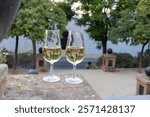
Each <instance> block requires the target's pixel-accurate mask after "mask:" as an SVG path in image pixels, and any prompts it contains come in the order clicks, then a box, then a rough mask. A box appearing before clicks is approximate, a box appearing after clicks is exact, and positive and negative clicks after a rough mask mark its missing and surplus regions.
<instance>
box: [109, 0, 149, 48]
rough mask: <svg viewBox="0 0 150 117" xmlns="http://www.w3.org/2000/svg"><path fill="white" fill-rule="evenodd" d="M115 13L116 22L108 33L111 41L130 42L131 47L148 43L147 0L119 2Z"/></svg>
mask: <svg viewBox="0 0 150 117" xmlns="http://www.w3.org/2000/svg"><path fill="white" fill-rule="evenodd" d="M116 11H117V13H118V16H117V18H116V19H117V20H118V22H116V24H115V25H114V27H112V29H111V30H110V32H109V33H110V38H111V39H112V40H116V39H117V41H125V42H127V43H129V42H131V45H138V44H144V43H145V42H149V41H150V33H149V32H150V1H149V0H120V1H119V2H118V7H117V10H116ZM116 11H114V12H116Z"/></svg>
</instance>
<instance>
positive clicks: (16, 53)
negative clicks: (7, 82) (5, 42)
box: [13, 35, 19, 73]
mask: <svg viewBox="0 0 150 117" xmlns="http://www.w3.org/2000/svg"><path fill="white" fill-rule="evenodd" d="M18 44H19V36H18V35H17V36H16V45H15V59H14V65H13V66H14V73H16V70H17V64H18Z"/></svg>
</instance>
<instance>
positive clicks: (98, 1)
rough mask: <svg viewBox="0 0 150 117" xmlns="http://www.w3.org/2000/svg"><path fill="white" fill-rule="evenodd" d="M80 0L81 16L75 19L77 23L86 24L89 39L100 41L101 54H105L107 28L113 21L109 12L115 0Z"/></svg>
mask: <svg viewBox="0 0 150 117" xmlns="http://www.w3.org/2000/svg"><path fill="white" fill-rule="evenodd" d="M80 2H81V4H82V5H81V10H82V11H83V14H82V17H81V18H79V19H77V24H78V25H83V26H88V27H87V29H86V32H87V33H88V34H89V35H90V37H91V39H94V40H95V41H97V42H99V41H100V42H101V45H102V49H103V54H105V53H106V51H107V41H108V40H109V38H108V36H109V30H110V29H111V27H112V25H113V24H112V22H113V21H114V20H113V18H114V17H112V16H111V13H112V11H113V10H115V7H116V0H80ZM101 45H98V46H101Z"/></svg>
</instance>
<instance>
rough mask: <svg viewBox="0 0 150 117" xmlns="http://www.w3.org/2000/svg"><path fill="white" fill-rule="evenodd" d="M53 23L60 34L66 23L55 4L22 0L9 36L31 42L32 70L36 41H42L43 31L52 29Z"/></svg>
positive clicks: (61, 12)
mask: <svg viewBox="0 0 150 117" xmlns="http://www.w3.org/2000/svg"><path fill="white" fill-rule="evenodd" d="M54 22H57V23H58V28H59V29H60V32H61V33H62V32H63V30H64V29H65V26H66V23H67V19H66V14H65V13H64V11H63V10H62V9H61V8H59V7H58V6H57V5H56V4H55V3H52V2H50V1H49V0H23V2H22V4H21V7H20V10H19V12H18V15H17V17H16V19H15V22H14V24H13V25H12V27H11V30H10V36H12V37H13V36H24V37H27V38H29V39H31V40H32V43H33V67H34V68H35V54H36V41H40V40H43V39H44V34H45V30H46V29H52V25H53V23H54ZM16 48H18V47H17V46H16ZM16 52H17V49H16ZM16 58H17V57H16Z"/></svg>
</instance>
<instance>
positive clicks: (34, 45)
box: [32, 40, 36, 69]
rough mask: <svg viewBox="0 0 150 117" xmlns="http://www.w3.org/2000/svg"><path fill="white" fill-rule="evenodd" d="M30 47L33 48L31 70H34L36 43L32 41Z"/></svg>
mask: <svg viewBox="0 0 150 117" xmlns="http://www.w3.org/2000/svg"><path fill="white" fill-rule="evenodd" d="M32 47H33V58H32V68H33V69H35V68H36V62H35V61H36V60H35V59H36V58H35V57H36V41H34V40H32Z"/></svg>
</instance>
